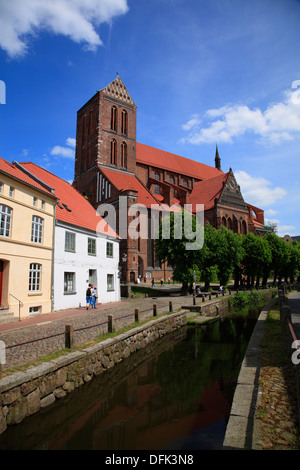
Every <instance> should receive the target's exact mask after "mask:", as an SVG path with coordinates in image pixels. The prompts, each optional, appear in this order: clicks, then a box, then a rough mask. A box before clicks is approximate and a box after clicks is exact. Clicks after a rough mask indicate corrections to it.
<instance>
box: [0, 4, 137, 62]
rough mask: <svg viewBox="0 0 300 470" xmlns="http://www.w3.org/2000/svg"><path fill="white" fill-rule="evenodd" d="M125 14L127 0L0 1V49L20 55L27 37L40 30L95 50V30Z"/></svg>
mask: <svg viewBox="0 0 300 470" xmlns="http://www.w3.org/2000/svg"><path fill="white" fill-rule="evenodd" d="M127 11H128V6H127V0H42V1H40V0H26V1H24V0H1V1H0V47H1V48H2V49H4V50H5V51H6V52H7V53H8V55H9V56H10V57H16V56H20V55H23V54H25V53H26V51H27V41H28V37H29V36H32V35H36V34H37V33H38V32H39V31H41V30H44V31H50V32H52V33H54V34H62V35H64V36H67V37H69V38H70V39H72V40H73V41H75V42H78V43H80V42H84V43H85V44H86V45H87V47H88V48H89V49H95V48H97V47H98V46H99V45H101V44H102V41H101V39H100V37H99V34H98V33H97V32H96V30H95V27H96V26H99V25H100V24H101V23H105V22H106V23H110V22H111V21H112V19H113V18H114V17H115V16H117V15H121V14H125V13H126V12H127Z"/></svg>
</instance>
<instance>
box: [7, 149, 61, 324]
mask: <svg viewBox="0 0 300 470" xmlns="http://www.w3.org/2000/svg"><path fill="white" fill-rule="evenodd" d="M56 201H57V198H56V197H55V195H54V191H53V190H52V188H50V187H49V186H47V185H45V184H44V183H43V182H41V181H39V180H38V179H36V178H34V177H33V176H32V175H30V174H29V173H26V172H25V171H24V169H23V170H22V169H21V168H20V167H19V165H18V164H17V163H15V162H14V163H13V164H11V163H9V162H7V161H6V160H3V159H1V158H0V305H1V309H2V310H3V309H9V311H10V312H12V313H14V316H15V317H18V318H25V317H28V316H31V315H34V314H38V313H49V312H51V310H52V308H51V307H52V303H51V299H52V292H51V291H52V272H53V266H52V264H53V235H54V223H55V206H56Z"/></svg>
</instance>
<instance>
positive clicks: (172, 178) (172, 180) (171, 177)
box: [169, 175, 175, 184]
mask: <svg viewBox="0 0 300 470" xmlns="http://www.w3.org/2000/svg"><path fill="white" fill-rule="evenodd" d="M169 181H170V183H171V184H174V183H175V180H174V176H172V175H171V176H170V178H169Z"/></svg>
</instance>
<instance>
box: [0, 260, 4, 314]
mask: <svg viewBox="0 0 300 470" xmlns="http://www.w3.org/2000/svg"><path fill="white" fill-rule="evenodd" d="M2 285H3V261H2V260H0V307H1V304H2Z"/></svg>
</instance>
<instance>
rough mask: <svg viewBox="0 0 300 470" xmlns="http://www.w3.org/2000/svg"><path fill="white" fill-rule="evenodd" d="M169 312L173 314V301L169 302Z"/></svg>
mask: <svg viewBox="0 0 300 470" xmlns="http://www.w3.org/2000/svg"><path fill="white" fill-rule="evenodd" d="M169 312H173V304H172V301H170V302H169Z"/></svg>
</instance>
